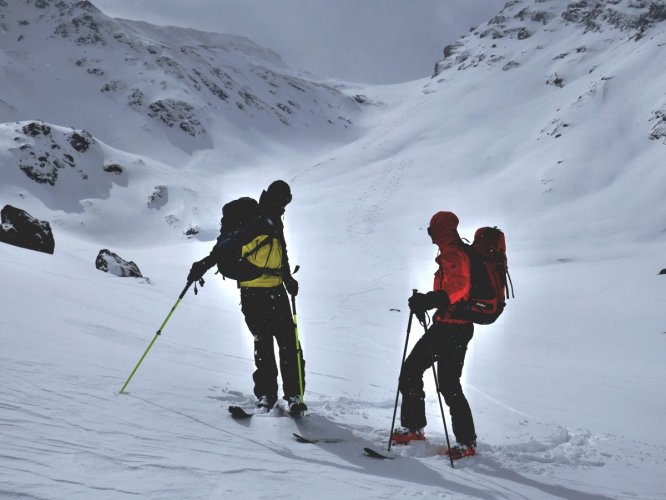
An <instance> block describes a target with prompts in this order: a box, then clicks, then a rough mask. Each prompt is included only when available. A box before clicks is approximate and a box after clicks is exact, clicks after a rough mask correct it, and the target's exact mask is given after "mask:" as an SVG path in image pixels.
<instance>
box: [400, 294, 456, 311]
mask: <svg viewBox="0 0 666 500" xmlns="http://www.w3.org/2000/svg"><path fill="white" fill-rule="evenodd" d="M407 303H408V304H409V310H410V311H412V312H413V313H414V314H415V315H416V316H417V317H419V318H420V317H422V316H423V315H424V314H425V312H426V311H428V310H429V309H435V308H437V309H440V308H445V307H447V306H448V305H449V304H450V301H449V295H448V294H447V293H446V292H445V291H444V290H437V291H435V292H428V293H415V294H414V295H412V296H411V297H410V298H409V300H408V301H407Z"/></svg>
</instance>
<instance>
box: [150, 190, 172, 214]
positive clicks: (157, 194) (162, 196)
mask: <svg viewBox="0 0 666 500" xmlns="http://www.w3.org/2000/svg"><path fill="white" fill-rule="evenodd" d="M168 201H169V188H168V187H166V186H162V185H160V186H155V191H153V194H151V195H150V198H149V199H148V208H154V209H157V210H159V209H160V208H162V207H163V206H164V205H166V204H167V202H168Z"/></svg>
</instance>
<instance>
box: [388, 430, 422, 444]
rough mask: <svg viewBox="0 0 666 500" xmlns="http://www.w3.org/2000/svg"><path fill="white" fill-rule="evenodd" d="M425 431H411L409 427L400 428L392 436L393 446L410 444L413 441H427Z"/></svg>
mask: <svg viewBox="0 0 666 500" xmlns="http://www.w3.org/2000/svg"><path fill="white" fill-rule="evenodd" d="M425 438H426V437H425V433H424V432H423V429H418V430H414V431H413V430H411V429H408V428H407V427H398V428H397V429H396V430H394V431H393V434H392V435H391V442H392V443H393V444H409V443H410V442H411V441H425Z"/></svg>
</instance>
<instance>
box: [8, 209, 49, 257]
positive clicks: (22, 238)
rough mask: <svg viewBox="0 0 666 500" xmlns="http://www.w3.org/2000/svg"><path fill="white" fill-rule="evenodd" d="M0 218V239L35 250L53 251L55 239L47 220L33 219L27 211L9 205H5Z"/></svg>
mask: <svg viewBox="0 0 666 500" xmlns="http://www.w3.org/2000/svg"><path fill="white" fill-rule="evenodd" d="M0 218H1V221H2V224H1V225H0V241H2V242H4V243H9V244H10V245H15V246H17V247H21V248H27V249H29V250H36V251H37V252H44V253H50V254H52V253H53V252H54V250H55V240H54V239H53V233H52V232H51V226H50V224H49V223H48V222H46V221H41V220H38V219H35V218H34V217H33V216H32V215H30V214H29V213H28V212H26V211H24V210H21V209H20V208H16V207H13V206H11V205H5V207H4V208H3V209H2V212H0Z"/></svg>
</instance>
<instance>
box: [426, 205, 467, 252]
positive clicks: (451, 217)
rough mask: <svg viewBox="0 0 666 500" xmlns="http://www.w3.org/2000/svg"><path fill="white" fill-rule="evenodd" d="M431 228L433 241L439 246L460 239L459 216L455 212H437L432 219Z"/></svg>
mask: <svg viewBox="0 0 666 500" xmlns="http://www.w3.org/2000/svg"><path fill="white" fill-rule="evenodd" d="M429 229H430V236H431V237H432V241H433V243H435V244H437V246H439V247H442V246H445V245H448V244H449V243H451V242H452V241H456V240H459V239H460V235H459V234H458V217H457V216H456V214H454V213H453V212H437V213H436V214H435V215H433V216H432V219H430V226H429Z"/></svg>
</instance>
